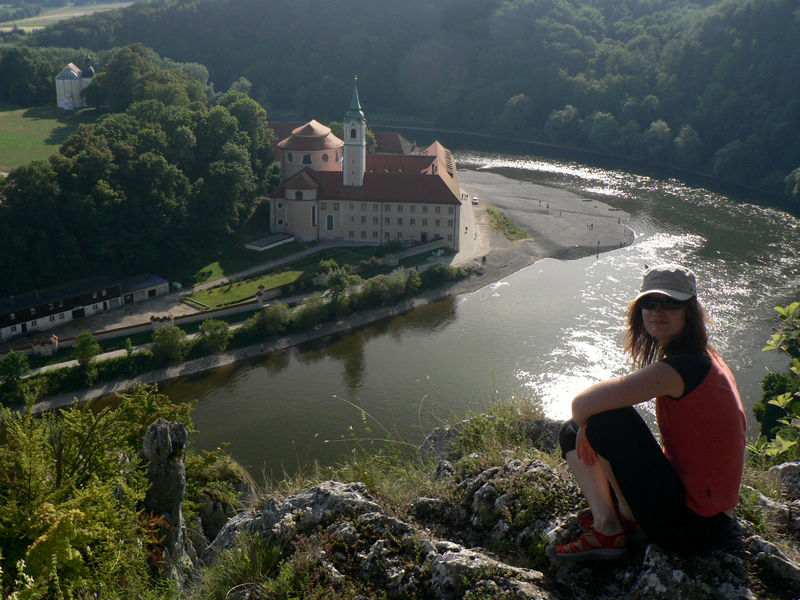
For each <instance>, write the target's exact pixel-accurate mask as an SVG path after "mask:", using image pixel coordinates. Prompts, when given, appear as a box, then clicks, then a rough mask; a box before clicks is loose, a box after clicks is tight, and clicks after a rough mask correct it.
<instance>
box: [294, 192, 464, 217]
mask: <svg viewBox="0 0 800 600" xmlns="http://www.w3.org/2000/svg"><path fill="white" fill-rule="evenodd" d="M299 193H302V192H299ZM339 204H340V203H339V202H332V203H331V205H332V207H333V210H339ZM403 206H405V205H404V204H398V205H397V212H403ZM278 208H283V205H282V204H278ZM349 208H350V210H355V209H356V204H355V202H350V206H349ZM319 209H320V210H328V203H327V202H320V203H319ZM366 210H367V203H366V202H362V203H361V212H365V211H366ZM372 212H380V204H378V203H377V202H375V203H373V204H372ZM383 212H392V205H391V204H389V203H388V202H387V203H385V204H384V205H383ZM408 212H412V213H415V212H417V205H416V204H410V205H409V206H408ZM422 212H423V213H427V212H428V207H427V205H424V204H423V205H422ZM433 212H435V213H436V214H437V215H438V214H439V213H440V212H442V207H441V206H434V211H433ZM454 212H455V208H454V207H453V206H448V207H447V213H448V214H451V215H452V214H453V213H454Z"/></svg>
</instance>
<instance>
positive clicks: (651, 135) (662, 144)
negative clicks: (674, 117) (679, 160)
mask: <svg viewBox="0 0 800 600" xmlns="http://www.w3.org/2000/svg"><path fill="white" fill-rule="evenodd" d="M644 143H645V146H646V149H647V156H649V157H650V158H651V159H652V160H655V161H659V162H666V161H668V160H669V159H670V157H671V155H672V130H671V129H670V127H669V125H667V124H666V123H665V122H664V121H662V120H661V119H659V120H658V121H653V122H652V123H650V128H649V129H648V130H647V131H645V132H644Z"/></svg>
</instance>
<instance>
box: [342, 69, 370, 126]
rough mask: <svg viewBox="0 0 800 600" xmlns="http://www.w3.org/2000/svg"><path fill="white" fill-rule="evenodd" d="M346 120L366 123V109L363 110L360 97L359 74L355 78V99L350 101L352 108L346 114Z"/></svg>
mask: <svg viewBox="0 0 800 600" xmlns="http://www.w3.org/2000/svg"><path fill="white" fill-rule="evenodd" d="M344 119H345V121H351V120H352V121H359V122H361V123H366V119H365V118H364V111H363V110H361V101H360V100H359V98H358V75H356V76H355V77H354V78H353V99H352V100H351V101H350V108H349V109H348V111H347V114H345V116H344Z"/></svg>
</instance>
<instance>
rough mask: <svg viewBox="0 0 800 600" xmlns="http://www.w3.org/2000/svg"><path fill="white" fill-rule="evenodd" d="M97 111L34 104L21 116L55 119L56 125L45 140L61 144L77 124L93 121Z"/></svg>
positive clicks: (33, 118) (34, 118)
mask: <svg viewBox="0 0 800 600" xmlns="http://www.w3.org/2000/svg"><path fill="white" fill-rule="evenodd" d="M98 116H99V113H98V112H97V111H96V110H95V109H93V108H84V109H81V110H75V111H72V110H63V109H61V108H58V107H55V106H34V107H31V108H29V109H28V110H26V111H25V112H24V113H22V117H23V118H25V119H32V120H49V121H51V120H55V121H56V122H58V125H57V126H56V127H54V128H53V130H52V131H51V132H50V135H49V136H47V138H46V139H45V142H46V143H47V144H54V145H55V144H57V145H59V146H60V145H61V144H63V143H64V140H66V139H67V138H68V137H69V136H70V134H72V133H73V132H74V131H75V130H76V129H77V128H78V125H81V124H83V123H94V122H95V121H96V120H97V118H98Z"/></svg>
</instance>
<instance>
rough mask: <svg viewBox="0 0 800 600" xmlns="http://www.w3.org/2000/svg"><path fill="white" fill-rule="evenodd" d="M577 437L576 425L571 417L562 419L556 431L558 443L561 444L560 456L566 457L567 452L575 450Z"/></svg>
mask: <svg viewBox="0 0 800 600" xmlns="http://www.w3.org/2000/svg"><path fill="white" fill-rule="evenodd" d="M577 439H578V425H577V423H575V421H573V420H572V419H570V420H568V421H564V422H563V423H562V424H561V429H560V430H559V432H558V445H559V446H561V456H562V457H563V458H566V457H567V452H571V451H572V450H575V445H576V443H577Z"/></svg>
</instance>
